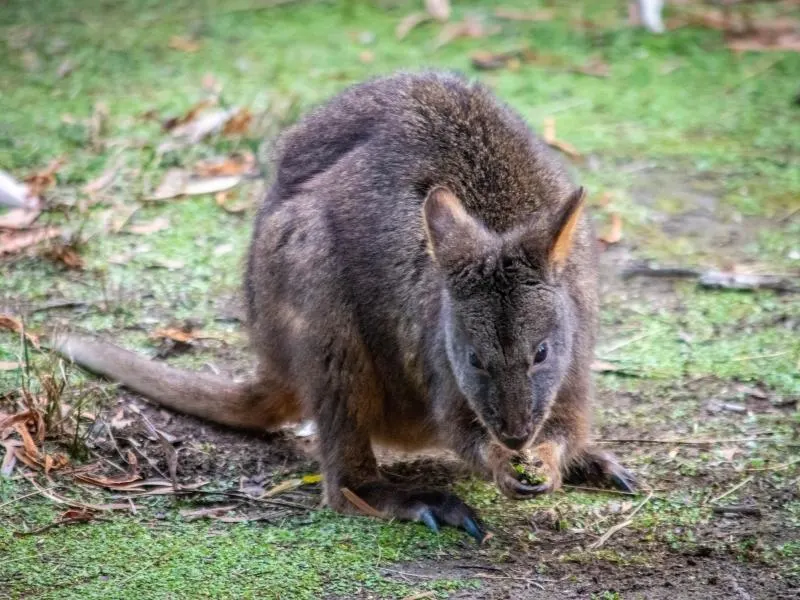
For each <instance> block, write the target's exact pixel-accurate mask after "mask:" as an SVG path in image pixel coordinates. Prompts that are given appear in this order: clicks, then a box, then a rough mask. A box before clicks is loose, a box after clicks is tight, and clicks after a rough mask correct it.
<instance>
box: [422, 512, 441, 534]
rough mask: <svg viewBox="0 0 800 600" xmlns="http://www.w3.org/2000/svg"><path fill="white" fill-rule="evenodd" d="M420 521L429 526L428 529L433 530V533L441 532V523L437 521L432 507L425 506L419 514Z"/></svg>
mask: <svg viewBox="0 0 800 600" xmlns="http://www.w3.org/2000/svg"><path fill="white" fill-rule="evenodd" d="M419 518H420V521H422V522H423V523H425V525H427V526H428V529H430V530H431V531H433V533H439V523H438V521H436V517H434V516H433V513H432V512H431V509H430V508H425V509H423V511H422V512H421V513H420V515H419Z"/></svg>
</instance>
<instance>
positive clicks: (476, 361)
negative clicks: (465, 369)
mask: <svg viewBox="0 0 800 600" xmlns="http://www.w3.org/2000/svg"><path fill="white" fill-rule="evenodd" d="M468 359H469V364H470V366H471V367H472V368H474V369H480V370H483V363H482V362H481V359H480V358H478V355H477V354H475V352H474V351H473V350H470V351H469V357H468Z"/></svg>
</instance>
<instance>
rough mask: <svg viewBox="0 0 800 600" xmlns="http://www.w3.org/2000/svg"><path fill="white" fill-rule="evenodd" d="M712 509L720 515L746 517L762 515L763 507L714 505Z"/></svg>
mask: <svg viewBox="0 0 800 600" xmlns="http://www.w3.org/2000/svg"><path fill="white" fill-rule="evenodd" d="M711 511H712V512H713V513H715V514H718V515H727V514H731V515H743V516H746V517H760V516H761V509H760V508H758V507H757V506H737V505H732V506H712V507H711Z"/></svg>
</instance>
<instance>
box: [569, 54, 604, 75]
mask: <svg viewBox="0 0 800 600" xmlns="http://www.w3.org/2000/svg"><path fill="white" fill-rule="evenodd" d="M572 72H573V73H580V74H581V75H589V76H590V77H610V76H611V67H610V66H609V65H608V63H606V62H604V61H603V60H602V59H601V58H598V57H594V58H592V59H591V60H590V61H589V62H587V63H586V64H585V65H583V66H582V67H576V68H575V69H572Z"/></svg>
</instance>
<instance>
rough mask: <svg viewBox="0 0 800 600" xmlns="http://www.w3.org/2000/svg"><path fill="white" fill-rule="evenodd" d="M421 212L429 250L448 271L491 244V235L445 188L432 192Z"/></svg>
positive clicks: (478, 254)
mask: <svg viewBox="0 0 800 600" xmlns="http://www.w3.org/2000/svg"><path fill="white" fill-rule="evenodd" d="M422 214H423V219H424V222H425V232H426V234H427V236H428V244H429V249H430V252H431V254H432V255H433V257H434V259H435V260H436V262H437V263H439V265H440V266H441V267H443V268H445V269H446V270H454V269H458V268H459V267H460V266H461V265H465V264H468V263H470V262H472V261H474V260H476V259H478V257H480V256H481V255H482V254H483V253H484V252H485V251H486V250H487V246H488V245H489V244H490V243H491V240H492V234H491V233H490V232H489V231H487V230H486V228H485V227H484V226H483V225H482V224H481V223H480V222H479V221H478V220H477V219H475V218H474V217H472V216H471V215H470V214H469V213H468V212H467V211H466V210H465V209H464V206H463V205H462V204H461V201H460V200H459V199H458V198H457V197H456V195H455V194H454V193H453V192H451V191H450V190H449V189H447V188H445V187H435V188H433V189H432V190H431V191H430V193H429V194H428V197H427V198H426V199H425V205H424V206H423V209H422Z"/></svg>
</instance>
